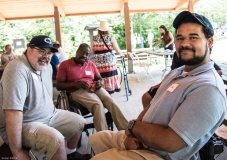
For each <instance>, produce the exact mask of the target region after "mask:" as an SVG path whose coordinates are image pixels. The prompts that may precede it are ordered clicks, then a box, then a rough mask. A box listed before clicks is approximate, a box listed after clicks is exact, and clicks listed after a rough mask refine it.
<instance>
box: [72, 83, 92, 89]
mask: <svg viewBox="0 0 227 160" xmlns="http://www.w3.org/2000/svg"><path fill="white" fill-rule="evenodd" d="M75 87H76V88H79V89H80V88H83V89H88V88H90V84H88V83H87V82H85V81H79V82H76V83H75Z"/></svg>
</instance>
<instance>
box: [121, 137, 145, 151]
mask: <svg viewBox="0 0 227 160" xmlns="http://www.w3.org/2000/svg"><path fill="white" fill-rule="evenodd" d="M124 145H125V149H126V150H136V149H141V148H143V145H142V143H141V142H139V140H138V139H137V138H136V137H135V136H133V135H132V134H131V135H130V136H127V137H126V139H125V141H124Z"/></svg>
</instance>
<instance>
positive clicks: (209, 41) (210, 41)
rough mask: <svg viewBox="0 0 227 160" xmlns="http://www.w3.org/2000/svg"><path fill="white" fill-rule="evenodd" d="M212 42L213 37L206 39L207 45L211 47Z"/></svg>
mask: <svg viewBox="0 0 227 160" xmlns="http://www.w3.org/2000/svg"><path fill="white" fill-rule="evenodd" d="M213 43H214V38H213V37H211V38H209V39H208V47H209V48H212V47H213Z"/></svg>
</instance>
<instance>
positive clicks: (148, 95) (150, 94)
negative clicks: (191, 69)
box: [142, 52, 222, 108]
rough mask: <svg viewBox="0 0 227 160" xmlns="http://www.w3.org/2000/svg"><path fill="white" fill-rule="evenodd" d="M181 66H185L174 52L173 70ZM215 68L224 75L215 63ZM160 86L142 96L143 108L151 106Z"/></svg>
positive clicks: (152, 88) (153, 87)
mask: <svg viewBox="0 0 227 160" xmlns="http://www.w3.org/2000/svg"><path fill="white" fill-rule="evenodd" d="M211 61H212V60H211ZM181 66H183V64H182V63H181V62H180V61H179V58H178V56H177V54H176V52H174V54H173V60H172V65H171V70H174V69H175V68H179V67H181ZM214 68H215V70H216V71H217V72H218V74H219V75H220V76H221V75H222V71H221V68H220V67H219V66H218V65H217V64H216V63H215V62H214ZM160 84H161V83H159V84H157V85H155V86H152V87H151V88H150V89H149V90H148V91H147V92H145V93H144V94H143V96H142V103H143V108H146V107H147V106H148V105H149V104H150V102H151V100H152V98H153V97H154V96H155V94H156V91H157V90H158V88H159V86H160Z"/></svg>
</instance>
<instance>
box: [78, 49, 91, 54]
mask: <svg viewBox="0 0 227 160" xmlns="http://www.w3.org/2000/svg"><path fill="white" fill-rule="evenodd" d="M78 52H79V53H80V54H86V55H87V56H88V55H89V54H90V53H89V52H85V51H83V50H82V49H80V50H78Z"/></svg>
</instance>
